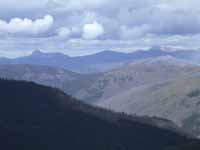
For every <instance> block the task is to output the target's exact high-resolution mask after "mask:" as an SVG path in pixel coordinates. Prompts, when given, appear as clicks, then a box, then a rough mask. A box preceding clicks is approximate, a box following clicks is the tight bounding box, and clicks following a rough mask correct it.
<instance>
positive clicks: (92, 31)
mask: <svg viewBox="0 0 200 150" xmlns="http://www.w3.org/2000/svg"><path fill="white" fill-rule="evenodd" d="M104 32H105V31H104V27H103V26H102V25H101V24H99V23H98V22H96V21H94V22H93V23H91V24H85V25H84V26H83V35H82V38H84V39H87V40H91V39H96V38H98V37H99V36H101V35H103V34H104Z"/></svg>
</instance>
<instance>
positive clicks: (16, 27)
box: [0, 15, 54, 36]
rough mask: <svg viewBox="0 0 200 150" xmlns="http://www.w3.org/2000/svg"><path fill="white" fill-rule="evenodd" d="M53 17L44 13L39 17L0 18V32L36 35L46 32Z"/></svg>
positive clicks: (50, 25) (51, 23)
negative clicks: (34, 18) (7, 20)
mask: <svg viewBox="0 0 200 150" xmlns="http://www.w3.org/2000/svg"><path fill="white" fill-rule="evenodd" d="M53 23H54V18H53V17H52V16H50V15H46V16H44V17H43V18H41V19H36V20H34V21H33V20H31V19H28V18H25V19H21V18H12V19H11V20H10V21H9V22H6V21H4V20H0V33H2V34H11V35H17V36H24V35H32V36H34V35H38V34H42V33H45V32H47V31H48V30H49V29H50V28H51V27H52V25H53Z"/></svg>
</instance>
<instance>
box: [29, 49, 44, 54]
mask: <svg viewBox="0 0 200 150" xmlns="http://www.w3.org/2000/svg"><path fill="white" fill-rule="evenodd" d="M41 54H43V52H42V51H40V50H35V51H33V52H32V54H31V55H41Z"/></svg>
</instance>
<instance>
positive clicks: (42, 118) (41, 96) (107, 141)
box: [0, 80, 199, 150]
mask: <svg viewBox="0 0 200 150" xmlns="http://www.w3.org/2000/svg"><path fill="white" fill-rule="evenodd" d="M103 116H105V118H104V117H103ZM133 120H134V119H127V117H125V116H123V115H120V114H113V113H110V112H108V111H104V110H100V109H95V108H93V107H90V106H88V105H85V104H82V103H80V102H79V101H76V100H74V99H73V98H71V97H70V96H67V95H65V94H64V93H62V92H61V91H59V90H57V89H53V88H48V87H45V86H40V85H37V84H34V83H28V82H17V81H7V80H0V146H1V147H2V148H3V149H4V150H7V149H9V150H66V149H67V150H81V149H82V150H134V149H135V150H162V149H168V148H170V149H171V147H176V146H178V145H180V146H181V145H187V147H189V148H190V147H191V146H192V147H194V145H195V146H196V147H195V148H194V149H195V150H197V149H199V147H198V146H199V145H198V144H194V143H193V142H195V143H196V142H197V141H194V140H191V139H189V138H186V137H185V136H183V135H180V134H178V133H175V132H172V131H169V130H165V129H160V128H156V127H154V126H152V125H148V124H145V123H142V122H140V121H133ZM189 150H193V149H189Z"/></svg>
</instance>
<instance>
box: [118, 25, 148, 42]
mask: <svg viewBox="0 0 200 150" xmlns="http://www.w3.org/2000/svg"><path fill="white" fill-rule="evenodd" d="M150 29H151V28H150V26H148V25H146V24H144V25H141V26H135V27H133V28H129V27H127V26H122V27H121V32H120V37H121V39H135V38H138V37H141V36H144V35H145V34H147V33H148V32H149V30H150Z"/></svg>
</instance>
